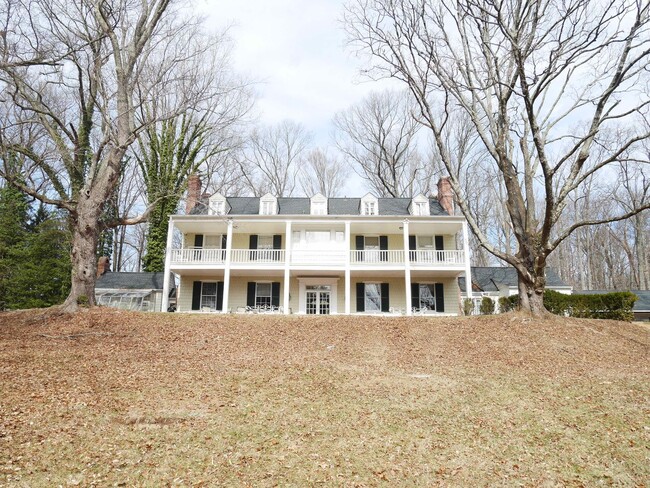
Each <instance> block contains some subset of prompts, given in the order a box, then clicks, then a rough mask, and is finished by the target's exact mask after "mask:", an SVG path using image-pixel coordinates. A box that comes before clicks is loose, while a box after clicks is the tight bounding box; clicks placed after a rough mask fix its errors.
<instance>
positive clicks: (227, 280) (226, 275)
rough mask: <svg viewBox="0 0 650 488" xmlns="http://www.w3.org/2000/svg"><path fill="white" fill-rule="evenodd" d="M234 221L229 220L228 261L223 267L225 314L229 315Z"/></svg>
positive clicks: (227, 235) (227, 236)
mask: <svg viewBox="0 0 650 488" xmlns="http://www.w3.org/2000/svg"><path fill="white" fill-rule="evenodd" d="M232 226H233V222H232V219H228V233H227V234H226V260H225V262H224V267H223V300H222V304H223V305H222V307H223V313H228V298H229V297H230V255H231V254H232Z"/></svg>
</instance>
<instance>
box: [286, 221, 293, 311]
mask: <svg viewBox="0 0 650 488" xmlns="http://www.w3.org/2000/svg"><path fill="white" fill-rule="evenodd" d="M284 232H285V238H284V247H285V250H284V314H285V315H288V314H289V291H290V288H291V269H290V268H289V266H290V264H291V237H292V235H291V221H290V220H287V225H286V227H285V231H284Z"/></svg>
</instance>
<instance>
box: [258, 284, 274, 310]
mask: <svg viewBox="0 0 650 488" xmlns="http://www.w3.org/2000/svg"><path fill="white" fill-rule="evenodd" d="M270 305H271V283H257V284H256V286H255V306H256V307H268V306H270Z"/></svg>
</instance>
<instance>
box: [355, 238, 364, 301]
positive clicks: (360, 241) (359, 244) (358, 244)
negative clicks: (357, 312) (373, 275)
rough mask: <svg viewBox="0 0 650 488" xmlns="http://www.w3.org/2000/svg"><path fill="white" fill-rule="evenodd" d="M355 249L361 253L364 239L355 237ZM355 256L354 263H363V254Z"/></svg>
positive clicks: (358, 253)
mask: <svg viewBox="0 0 650 488" xmlns="http://www.w3.org/2000/svg"><path fill="white" fill-rule="evenodd" d="M356 247H357V251H363V247H364V238H363V236H357V237H356ZM356 254H357V255H356V258H357V259H355V262H357V263H358V262H361V261H363V252H357V253H356ZM362 311H363V310H362Z"/></svg>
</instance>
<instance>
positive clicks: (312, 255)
mask: <svg viewBox="0 0 650 488" xmlns="http://www.w3.org/2000/svg"><path fill="white" fill-rule="evenodd" d="M345 253H346V251H332V250H324V249H323V250H314V249H293V250H292V251H291V264H295V265H307V266H343V265H344V264H345Z"/></svg>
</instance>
